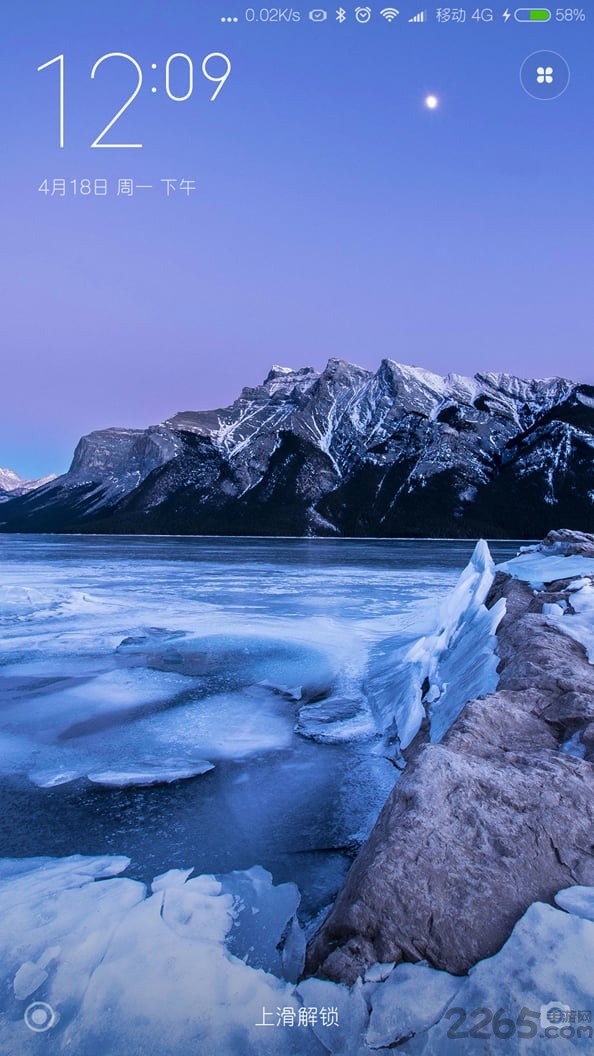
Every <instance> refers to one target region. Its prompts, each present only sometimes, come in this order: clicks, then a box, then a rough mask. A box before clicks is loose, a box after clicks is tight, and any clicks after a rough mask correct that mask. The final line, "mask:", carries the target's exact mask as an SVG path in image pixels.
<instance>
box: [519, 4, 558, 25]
mask: <svg viewBox="0 0 594 1056" xmlns="http://www.w3.org/2000/svg"><path fill="white" fill-rule="evenodd" d="M514 18H515V20H516V22H549V21H550V18H551V12H550V11H549V9H548V8H547V7H518V8H516V10H515V11H514Z"/></svg>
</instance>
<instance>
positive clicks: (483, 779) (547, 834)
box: [307, 537, 594, 982]
mask: <svg viewBox="0 0 594 1056" xmlns="http://www.w3.org/2000/svg"><path fill="white" fill-rule="evenodd" d="M589 541H590V542H591V543H592V544H594V539H593V538H592V537H589ZM567 542H568V540H567V539H564V543H567ZM586 542H587V540H586ZM588 545H589V543H588ZM580 552H583V551H580ZM566 593H567V592H566V591H563V590H561V591H559V592H558V593H557V594H556V595H555V594H553V593H552V592H551V590H550V589H549V590H548V591H541V592H535V591H533V590H532V589H531V588H530V587H528V586H527V585H526V584H525V583H522V582H519V581H518V580H516V579H511V578H510V577H509V576H507V575H506V576H502V575H499V576H498V577H497V579H496V581H495V583H494V585H493V588H492V591H491V596H490V599H489V601H488V603H491V604H492V603H494V602H495V600H497V598H498V597H501V596H505V597H506V601H507V614H506V616H505V617H504V619H503V621H502V622H501V624H500V626H499V629H498V632H497V634H498V641H499V654H500V657H501V664H500V681H499V686H498V690H497V692H495V693H492V694H490V695H489V696H486V697H484V698H482V699H478V700H476V701H473V702H472V703H470V704H468V705H467V706H466V708H465V709H464V711H463V712H462V714H461V715H460V717H459V718H458V720H457V721H456V722H455V723H454V725H453V726H452V728H451V729H450V731H449V733H448V734H446V736H445V737H444V739H443V741H442V742H441V743H439V744H426V743H425V744H419V743H418V742H417V743H415V744H413V746H412V752H411V753H410V758H409V762H408V766H407V769H406V771H405V773H404V776H403V777H402V779H401V780H400V782H399V783H398V785H396V787H395V788H394V790H393V792H392V794H391V795H390V797H389V799H388V801H387V803H386V804H385V806H384V808H383V810H382V812H381V814H380V816H379V818H378V821H377V823H376V826H375V828H374V830H373V832H372V833H371V836H370V837H369V839H368V841H367V843H366V844H365V845H364V846H363V848H362V850H361V852H360V854H359V856H358V858H357V860H356V861H355V863H354V865H353V867H352V869H351V871H350V873H349V876H348V878H347V882H346V884H345V887H344V888H343V890H342V892H341V893H340V895H339V897H338V899H337V900H336V903H335V905H334V907H333V909H332V910H331V912H330V914H329V916H328V917H327V918H326V920H325V922H324V923H323V925H322V927H321V929H320V930H319V932H318V933H317V935H316V936H315V937H314V939H313V940H312V942H311V944H310V946H309V950H308V957H307V970H308V971H310V972H317V973H318V974H320V975H322V976H326V977H328V978H330V979H335V980H340V981H343V982H352V981H353V979H355V978H356V977H357V976H358V975H360V974H361V973H362V972H363V971H364V969H365V968H366V967H367V966H368V965H370V964H371V963H373V962H375V961H382V962H386V961H393V962H396V963H399V962H401V961H417V960H421V959H426V960H427V961H428V962H429V964H430V965H431V966H433V967H435V968H440V969H445V970H447V971H449V972H453V973H456V974H461V973H464V972H466V971H467V970H468V969H469V968H470V967H471V965H473V964H474V963H475V962H476V961H478V960H480V959H483V958H485V957H489V956H491V955H493V954H494V953H496V951H497V950H498V949H500V948H501V946H502V945H503V943H504V942H505V940H506V939H507V938H508V936H509V934H510V932H511V930H512V928H513V927H514V925H515V923H516V922H517V921H518V920H519V918H520V917H521V916H522V914H523V913H524V912H525V911H526V909H527V908H528V906H529V905H530V903H532V902H535V901H541V902H548V903H551V904H552V902H553V898H554V895H555V893H556V892H557V891H558V890H559V889H560V888H562V887H565V886H567V887H568V886H571V885H576V884H578V885H579V884H583V885H592V884H594V857H593V851H594V846H593V844H594V840H593V835H592V834H593V832H594V767H593V766H592V764H591V763H590V762H589V761H588V760H587V758H586V759H582V758H575V757H573V756H572V755H568V754H565V752H562V751H560V747H561V746H562V745H564V744H565V743H566V742H567V741H568V738H569V737H570V736H572V735H574V734H575V733H576V732H579V731H581V730H586V731H587V730H588V727H589V725H590V724H591V723H592V722H593V721H594V668H593V667H592V666H591V665H590V664H589V663H588V662H587V659H586V656H585V652H584V649H583V647H582V646H581V645H580V644H578V643H577V642H575V641H572V640H571V639H570V638H568V637H567V636H566V635H564V634H562V633H560V631H559V630H558V629H557V628H555V627H554V626H551V625H550V623H549V622H548V620H547V617H546V615H543V614H542V613H541V611H540V610H541V609H542V605H543V603H544V601H545V600H546V602H547V603H549V604H550V603H551V599H553V601H554V600H555V599H558V600H559V601H563V600H564V598H565V595H566ZM590 740H592V739H590ZM587 742H588V736H585V737H584V744H585V751H586V754H587V753H588V752H589V751H590V750H591V746H590V748H589V747H588V743H587Z"/></svg>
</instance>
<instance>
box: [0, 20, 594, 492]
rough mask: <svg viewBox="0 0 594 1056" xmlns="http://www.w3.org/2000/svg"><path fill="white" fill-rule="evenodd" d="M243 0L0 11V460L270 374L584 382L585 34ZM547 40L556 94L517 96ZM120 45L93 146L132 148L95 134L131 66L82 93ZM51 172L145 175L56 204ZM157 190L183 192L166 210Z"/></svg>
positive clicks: (52, 453) (587, 303)
mask: <svg viewBox="0 0 594 1056" xmlns="http://www.w3.org/2000/svg"><path fill="white" fill-rule="evenodd" d="M403 2H404V0H403ZM246 6H247V5H246V4H241V5H240V4H238V3H236V2H235V0H230V2H229V3H227V4H226V3H224V2H222V0H220V2H219V0H217V2H210V0H200V2H192V3H189V2H186V0H167V2H164V0H161V2H159V3H158V2H156V0H146V2H143V3H142V4H140V3H138V0H117V2H116V0H104V2H102V3H101V4H90V3H82V4H78V5H75V4H72V3H71V2H70V0H68V2H62V3H59V2H58V3H53V4H46V3H43V4H42V3H36V4H28V3H26V2H24V3H22V4H19V5H18V6H17V5H16V4H14V5H11V6H10V7H9V8H7V10H6V11H5V13H4V17H3V29H4V48H3V52H4V59H3V63H4V76H5V83H8V84H9V85H10V91H9V92H8V93H6V92H5V93H4V98H3V101H2V109H3V137H4V146H3V164H2V185H3V186H2V199H1V206H0V208H1V209H2V231H3V239H2V243H3V254H2V275H1V283H2V290H3V304H4V307H3V312H2V331H3V333H2V345H3V367H2V390H3V401H2V404H3V409H2V415H1V419H0V465H1V466H9V467H10V468H12V469H14V470H16V471H17V472H19V473H21V474H22V475H23V476H32V477H34V476H39V475H42V474H45V473H49V472H52V471H54V472H61V471H64V470H65V469H66V468H67V466H68V464H69V461H70V458H71V455H72V451H73V448H74V445H75V444H76V442H77V440H78V438H79V436H80V435H81V434H83V433H86V432H89V431H91V430H92V429H98V428H103V427H107V426H112V425H126V426H146V425H149V424H151V423H155V422H158V421H162V420H163V419H164V418H167V417H169V416H170V415H172V414H173V413H175V412H176V411H178V410H184V409H199V408H206V407H216V406H224V405H225V404H227V403H230V402H231V401H232V400H233V399H234V398H235V397H236V396H237V395H238V394H239V391H240V389H241V388H242V386H244V385H254V384H257V383H258V382H260V381H261V380H262V379H263V378H264V376H265V375H266V374H267V372H268V369H269V367H270V366H271V364H273V363H280V364H284V365H290V366H293V367H299V366H305V365H311V366H314V367H318V368H321V367H323V366H324V364H325V363H326V361H327V359H328V358H329V357H331V356H338V357H342V358H344V359H346V360H350V361H352V362H355V363H358V364H360V365H362V366H365V367H369V368H372V369H376V368H377V366H378V365H379V362H380V360H381V359H382V358H383V357H386V356H388V357H390V358H392V359H395V360H398V361H400V362H403V363H412V364H418V365H422V366H425V367H427V368H429V369H431V370H434V371H436V372H438V373H442V374H445V373H448V372H450V371H455V372H458V373H463V374H473V373H475V372H476V371H479V370H495V371H508V372H511V373H515V374H519V375H521V376H537V377H545V376H551V375H556V374H561V375H564V376H566V377H571V378H574V379H576V380H583V381H589V382H594V365H593V364H594V354H593V340H592V338H593V329H594V324H593V315H594V313H593V312H592V310H591V297H592V287H593V278H594V266H593V237H594V225H593V223H592V221H593V218H594V204H593V190H592V189H593V186H594V137H593V132H592V102H591V100H592V98H593V95H594V64H593V63H592V60H591V55H592V43H593V32H592V21H590V22H589V23H588V22H587V23H585V24H584V23H580V24H572V25H561V26H556V25H555V24H554V23H551V24H549V25H547V26H543V25H523V26H522V25H517V24H516V23H514V22H513V20H512V21H511V22H510V23H509V24H507V25H506V24H504V23H503V20H502V19H501V12H502V11H503V10H504V5H503V4H501V5H498V6H496V7H494V8H493V10H494V14H495V22H494V23H493V24H490V25H489V24H477V23H476V22H474V21H472V20H471V19H470V18H469V16H470V14H471V13H472V11H473V10H474V9H473V7H472V6H469V7H468V8H467V12H468V21H467V23H466V25H463V26H460V25H455V24H448V25H438V24H435V23H433V22H430V23H425V24H419V25H409V24H408V22H407V19H408V17H410V16H411V15H413V14H414V13H415V11H416V10H417V9H418V8H417V7H416V6H415V0H406V4H405V6H402V5H401V15H400V16H399V18H398V19H396V20H395V21H394V22H393V23H391V24H388V23H387V22H386V21H385V20H384V19H383V18H381V17H380V15H379V9H380V7H381V6H383V5H380V4H378V5H375V6H372V11H373V17H372V20H371V22H370V23H369V24H368V25H365V26H363V25H359V24H357V23H356V22H355V21H354V18H353V12H354V8H355V4H352V5H348V4H345V5H344V6H345V9H346V10H347V13H348V19H347V21H346V22H345V23H344V24H343V25H339V24H338V23H337V22H336V21H335V15H334V13H335V5H332V6H331V7H329V8H328V11H329V18H328V20H327V21H326V22H325V23H322V24H315V23H313V22H310V21H309V19H308V18H307V11H308V7H301V8H298V10H299V11H300V12H301V19H302V20H301V22H300V23H299V24H294V23H292V24H268V25H264V24H255V23H254V24H251V25H249V24H246V22H245V20H244V17H243V13H244V12H245V8H246ZM257 10H258V9H257ZM428 12H429V15H430V16H431V15H432V14H434V12H435V8H434V7H430V8H428ZM222 14H229V15H237V16H238V17H239V19H240V21H239V22H238V23H237V24H230V25H229V24H222V23H221V22H220V16H221V15H222ZM588 14H589V17H590V19H591V20H592V19H594V14H593V13H592V12H591V11H589V12H588ZM540 48H547V49H552V50H555V51H558V52H560V53H562V54H563V56H564V57H565V59H566V60H567V62H568V63H569V66H570V68H571V82H570V85H569V88H568V90H567V91H566V92H565V94H564V95H563V96H562V97H561V98H559V99H557V100H555V101H551V102H542V101H536V100H534V99H531V98H530V97H529V96H528V95H527V94H526V93H525V92H524V91H523V90H522V87H521V85H520V80H519V70H520V66H521V64H522V61H523V60H524V59H525V58H526V56H528V55H529V54H530V53H531V52H533V51H535V50H538V49H540ZM114 51H117V52H125V53H128V54H130V55H132V56H134V58H135V59H136V60H137V61H138V62H139V63H140V64H141V67H142V70H143V76H144V79H143V86H142V89H141V91H140V93H139V95H138V97H137V98H136V100H135V101H134V103H133V104H132V105H131V106H130V108H129V109H128V110H127V111H126V113H125V115H124V116H123V117H122V119H121V120H120V121H119V122H118V123H117V124H116V126H115V127H114V129H113V130H112V133H111V138H112V139H113V140H120V141H122V140H123V141H124V142H137V141H138V142H143V144H144V146H143V148H142V150H131V149H125V150H121V149H109V150H105V149H91V148H90V144H91V142H92V141H93V139H94V138H95V137H96V136H97V135H98V134H99V132H100V131H101V129H102V128H103V127H104V126H105V124H106V123H107V122H108V120H109V119H110V118H111V117H112V116H113V114H114V113H115V112H116V111H117V110H118V109H119V107H120V106H121V105H122V103H123V102H124V100H125V99H126V97H127V96H128V95H129V94H130V93H131V91H132V90H133V88H134V85H135V83H136V81H135V73H134V70H133V69H132V67H131V65H130V64H129V63H127V62H126V61H124V60H110V61H108V62H105V63H104V64H103V65H102V67H101V69H100V70H99V71H98V72H97V76H96V78H95V80H91V78H90V71H91V68H92V67H93V64H94V63H95V62H96V60H97V59H98V58H100V57H101V56H102V55H104V54H106V53H109V52H114ZM218 51H220V52H225V53H226V54H227V55H228V56H229V58H230V59H231V62H232V71H231V75H230V77H229V79H228V81H227V83H226V85H225V86H224V87H223V89H222V91H221V92H220V95H219V97H218V99H217V100H216V101H215V102H214V103H211V102H210V101H209V96H210V95H211V94H212V91H213V90H214V88H215V87H216V85H212V84H211V83H210V82H208V81H207V80H205V79H204V78H203V76H202V74H201V72H200V66H201V62H202V59H203V58H204V56H205V55H207V54H208V53H209V52H218ZM174 52H185V53H187V54H188V55H190V56H191V57H192V59H193V61H194V66H195V86H194V92H193V95H192V98H191V99H189V100H188V101H186V102H173V101H172V100H170V99H168V98H167V96H166V93H165V91H164V66H165V61H166V59H167V57H168V56H169V55H171V54H172V53H174ZM61 53H64V55H65V63H66V67H65V68H66V97H65V98H66V105H65V142H66V145H65V148H64V149H63V150H60V149H58V144H57V124H58V122H57V106H58V93H57V89H58V68H57V66H53V67H51V68H50V69H47V70H44V71H43V72H41V73H38V72H37V67H38V66H39V65H41V64H42V63H44V62H47V61H48V60H50V59H52V58H54V57H55V56H57V55H59V54H61ZM153 63H154V64H156V66H157V69H156V70H153V69H152V64H153ZM211 70H215V67H214V65H213V66H212V67H211ZM182 74H183V63H181V64H178V65H177V67H176V79H175V82H174V90H176V91H177V92H178V94H181V93H182V92H183V90H184V89H183V84H184V77H183V75H182ZM154 87H156V88H157V91H156V92H153V91H152V90H151V89H152V88H154ZM428 93H435V94H436V95H437V97H438V98H439V106H438V107H437V108H436V109H435V110H433V111H430V110H428V109H427V108H426V107H425V106H424V99H425V97H426V96H427V94H428ZM45 178H47V179H48V180H50V183H51V181H52V180H53V179H54V178H65V179H66V180H68V181H69V180H71V179H81V178H91V179H95V178H107V179H108V180H109V182H110V184H111V185H112V186H113V185H114V184H115V182H117V180H118V178H128V179H133V180H135V181H137V182H140V183H145V184H153V185H154V189H153V190H152V191H148V190H145V191H142V192H141V191H139V192H137V194H136V195H135V196H134V197H132V198H129V197H123V196H120V197H116V196H115V195H114V196H111V195H110V196H108V197H105V198H104V197H100V198H82V197H80V196H77V197H72V196H71V194H70V193H69V196H68V197H67V198H58V197H54V198H53V199H51V198H49V197H46V196H44V195H43V194H41V193H39V192H38V191H37V188H38V186H39V185H40V184H41V183H42V180H43V179H45ZM164 178H173V179H182V178H187V179H191V180H194V181H195V182H196V186H197V191H196V192H195V193H192V194H191V195H190V197H186V196H185V195H184V194H183V193H180V192H177V193H175V194H174V195H173V196H172V197H171V198H170V199H167V198H166V197H165V194H164V190H163V189H162V187H163V185H161V184H160V181H161V180H162V179H164Z"/></svg>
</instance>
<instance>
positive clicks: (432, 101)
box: [425, 95, 439, 110]
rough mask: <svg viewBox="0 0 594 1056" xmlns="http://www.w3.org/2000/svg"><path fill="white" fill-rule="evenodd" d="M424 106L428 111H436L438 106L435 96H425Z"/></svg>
mask: <svg viewBox="0 0 594 1056" xmlns="http://www.w3.org/2000/svg"><path fill="white" fill-rule="evenodd" d="M425 106H426V107H427V109H428V110H437V107H438V106H439V99H438V98H437V96H436V95H426V96H425Z"/></svg>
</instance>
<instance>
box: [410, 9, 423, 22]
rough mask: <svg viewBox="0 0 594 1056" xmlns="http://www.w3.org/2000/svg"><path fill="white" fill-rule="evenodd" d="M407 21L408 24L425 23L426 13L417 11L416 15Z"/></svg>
mask: <svg viewBox="0 0 594 1056" xmlns="http://www.w3.org/2000/svg"><path fill="white" fill-rule="evenodd" d="M408 21H409V22H426V21H427V12H426V11H418V12H417V14H416V15H413V17H412V18H409V20H408Z"/></svg>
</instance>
